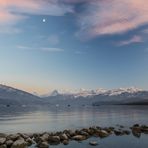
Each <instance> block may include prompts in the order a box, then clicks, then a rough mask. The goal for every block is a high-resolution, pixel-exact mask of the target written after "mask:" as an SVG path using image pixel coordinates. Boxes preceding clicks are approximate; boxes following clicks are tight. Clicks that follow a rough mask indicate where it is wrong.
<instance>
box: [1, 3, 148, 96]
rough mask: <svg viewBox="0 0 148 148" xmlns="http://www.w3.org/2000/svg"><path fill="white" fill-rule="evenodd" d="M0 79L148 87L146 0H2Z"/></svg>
mask: <svg viewBox="0 0 148 148" xmlns="http://www.w3.org/2000/svg"><path fill="white" fill-rule="evenodd" d="M0 83H1V84H5V85H9V86H12V87H15V88H19V89H23V90H26V91H29V92H37V93H39V94H43V93H47V92H50V91H52V90H54V89H58V90H67V91H70V90H76V89H80V88H85V89H97V88H107V89H113V88H119V87H130V86H135V87H138V88H142V89H145V90H148V1H147V0H124V1H122V0H11V1H10V0H0Z"/></svg>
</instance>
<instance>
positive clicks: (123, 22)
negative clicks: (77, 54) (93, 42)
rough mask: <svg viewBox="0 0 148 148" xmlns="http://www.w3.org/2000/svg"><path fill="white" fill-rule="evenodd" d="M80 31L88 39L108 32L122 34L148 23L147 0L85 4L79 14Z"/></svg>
mask: <svg viewBox="0 0 148 148" xmlns="http://www.w3.org/2000/svg"><path fill="white" fill-rule="evenodd" d="M78 18H79V21H78V23H79V26H80V31H79V32H78V33H77V36H79V37H80V38H81V37H84V38H86V39H89V38H93V37H96V36H99V35H106V34H121V33H125V32H127V31H130V30H133V29H136V28H137V27H139V26H142V25H146V24H148V1H147V0H124V1H122V0H104V1H103V0H98V1H90V2H88V4H86V5H85V11H84V12H83V13H82V14H80V15H79V16H78Z"/></svg>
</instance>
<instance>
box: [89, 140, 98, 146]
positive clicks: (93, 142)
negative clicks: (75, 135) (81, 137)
mask: <svg viewBox="0 0 148 148" xmlns="http://www.w3.org/2000/svg"><path fill="white" fill-rule="evenodd" d="M89 145H92V146H96V145H98V143H97V142H96V141H90V142H89Z"/></svg>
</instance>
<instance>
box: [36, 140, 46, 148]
mask: <svg viewBox="0 0 148 148" xmlns="http://www.w3.org/2000/svg"><path fill="white" fill-rule="evenodd" d="M37 147H39V148H48V147H49V144H48V142H47V141H44V142H41V143H40V144H38V145H37Z"/></svg>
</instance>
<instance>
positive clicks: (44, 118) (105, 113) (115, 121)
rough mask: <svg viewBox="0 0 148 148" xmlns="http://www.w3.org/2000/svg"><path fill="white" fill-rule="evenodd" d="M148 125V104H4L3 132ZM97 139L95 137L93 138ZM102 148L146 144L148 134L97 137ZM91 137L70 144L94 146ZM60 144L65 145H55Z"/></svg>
mask: <svg viewBox="0 0 148 148" xmlns="http://www.w3.org/2000/svg"><path fill="white" fill-rule="evenodd" d="M135 123H138V124H146V125H148V106H98V107H86V106H82V107H79V108H76V107H67V106H65V107H60V106H59V107H56V106H38V107H37V106H36V107H35V106H30V107H18V106H10V107H5V106H1V107H0V132H1V133H2V132H5V133H17V132H25V133H31V132H44V131H60V130H64V129H79V128H83V127H89V126H102V127H105V126H117V125H124V126H125V127H127V128H128V127H130V126H132V125H133V124H135ZM93 139H94V138H93ZM95 140H96V141H98V142H99V146H98V147H100V148H117V147H120V148H127V147H131V148H132V147H134V148H146V147H147V146H148V136H147V135H144V134H143V135H142V136H141V138H140V139H138V138H135V137H134V136H132V135H130V136H121V137H115V136H114V135H113V136H110V137H108V138H105V139H101V140H100V139H98V138H97V139H95ZM89 141H90V139H89V140H86V141H84V142H82V143H81V144H80V143H78V142H71V143H70V144H69V145H68V146H66V147H67V148H70V147H72V148H74V147H82V148H83V147H85V148H87V147H91V146H89V145H88V143H89ZM51 147H58V148H59V147H60V148H63V147H65V146H63V145H59V146H51Z"/></svg>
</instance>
